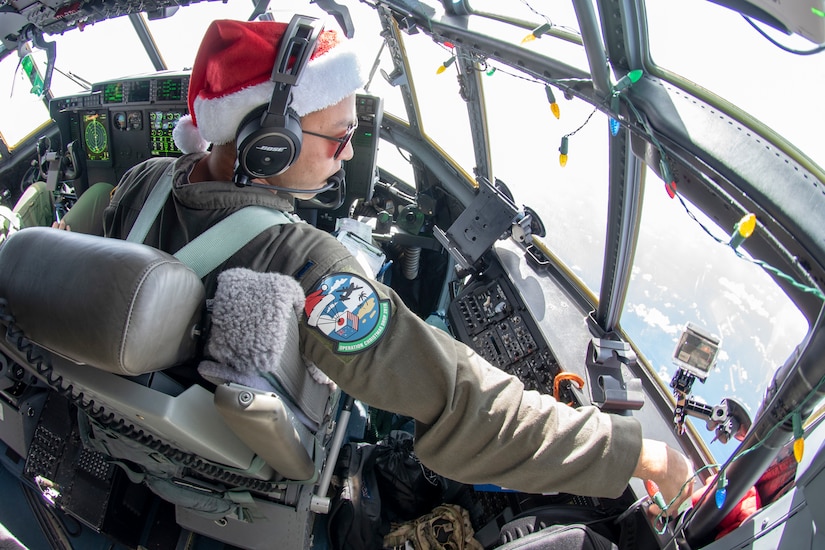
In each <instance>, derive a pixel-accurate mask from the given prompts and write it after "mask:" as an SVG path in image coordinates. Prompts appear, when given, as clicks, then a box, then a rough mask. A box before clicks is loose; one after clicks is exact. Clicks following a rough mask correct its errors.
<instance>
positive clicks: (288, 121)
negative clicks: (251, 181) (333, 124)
mask: <svg viewBox="0 0 825 550" xmlns="http://www.w3.org/2000/svg"><path fill="white" fill-rule="evenodd" d="M301 139H302V132H301V123H300V121H299V120H298V117H297V115H295V114H294V113H293V112H292V111H287V113H286V115H273V114H272V113H268V112H267V109H266V105H262V106H261V107H260V108H258V109H256V110H254V111H253V112H251V113H250V114H249V115H247V116H246V118H244V120H243V121H242V122H241V124H240V126H238V133H237V138H236V143H237V146H238V168H240V169H241V170H243V172H244V173H245V174H246V175H247V176H248V177H249V178H269V177H272V176H277V175H278V174H280V173H281V172H283V171H284V170H286V169H287V168H289V167H290V166H291V165H292V163H293V162H295V160H296V159H297V158H298V155H299V154H300V153H301Z"/></svg>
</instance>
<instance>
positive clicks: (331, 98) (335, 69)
mask: <svg viewBox="0 0 825 550" xmlns="http://www.w3.org/2000/svg"><path fill="white" fill-rule="evenodd" d="M366 81H367V79H366V77H365V75H364V74H363V71H362V69H361V63H360V62H359V60H358V55H357V54H356V52H355V48H354V47H353V45H352V42H343V43H341V44H338V45H337V46H336V47H335V48H333V49H332V50H330V51H329V52H327V53H325V54H324V55H322V56H320V57H316V58H315V59H312V60H311V61H310V62H309V63H308V64H307V66H306V68H305V69H304V74H303V75H302V76H301V80H300V81H299V82H298V86H297V87H296V88H295V89H294V90H293V92H292V109H293V110H294V111H295V112H296V113H298V116H301V117H302V116H304V115H308V114H309V113H313V112H315V111H320V110H321V109H325V108H327V107H329V106H331V105H335V104H336V103H338V102H339V101H341V100H342V99H344V98H345V97H347V96H348V95H350V94H353V93H355V92H356V91H358V90H359V89H360V88H362V87H363V86H364V84H365V83H366Z"/></svg>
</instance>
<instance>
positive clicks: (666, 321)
mask: <svg viewBox="0 0 825 550" xmlns="http://www.w3.org/2000/svg"><path fill="white" fill-rule="evenodd" d="M628 310H629V311H631V312H632V313H634V314H635V315H636V316H637V317H639V319H641V320H642V321H643V322H644V323H645V324H647V325H649V326H651V327H654V328H658V329H660V330H662V332H664V333H665V334H673V335H675V334H679V333H680V332H681V330H682V329H681V328H680V327H679V326H677V325H674V324H672V323H671V322H670V318H669V317H668V316H667V315H665V314H664V313H662V312H661V311H660V310H659V309H657V308H655V307H648V306H647V305H645V304H628Z"/></svg>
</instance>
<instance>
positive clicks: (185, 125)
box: [172, 115, 209, 154]
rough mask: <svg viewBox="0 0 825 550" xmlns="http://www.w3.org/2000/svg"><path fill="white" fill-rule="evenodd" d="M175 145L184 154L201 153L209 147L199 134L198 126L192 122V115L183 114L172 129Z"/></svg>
mask: <svg viewBox="0 0 825 550" xmlns="http://www.w3.org/2000/svg"><path fill="white" fill-rule="evenodd" d="M172 138H173V139H174V140H175V145H177V146H178V149H180V150H181V151H183V152H184V153H185V154H189V153H202V152H204V151H206V150H207V149H208V148H209V142H208V141H206V140H204V139H203V137H202V136H201V133H200V130H198V127H197V126H195V125H194V124H193V123H192V117H191V116H189V115H184V116H183V117H181V119H180V120H179V121H178V123H177V125H176V126H175V129H174V130H172Z"/></svg>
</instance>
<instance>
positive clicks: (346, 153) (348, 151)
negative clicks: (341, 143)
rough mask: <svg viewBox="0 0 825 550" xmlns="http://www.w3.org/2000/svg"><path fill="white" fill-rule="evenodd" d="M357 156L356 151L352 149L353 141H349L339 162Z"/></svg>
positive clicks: (339, 156) (339, 157)
mask: <svg viewBox="0 0 825 550" xmlns="http://www.w3.org/2000/svg"><path fill="white" fill-rule="evenodd" d="M354 155H355V149H354V148H353V147H352V140H349V142H348V143H347V145H346V147H344V150H343V151H341V154H340V155H338V160H350V159H351V158H352V157H353V156H354Z"/></svg>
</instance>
